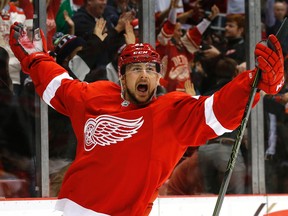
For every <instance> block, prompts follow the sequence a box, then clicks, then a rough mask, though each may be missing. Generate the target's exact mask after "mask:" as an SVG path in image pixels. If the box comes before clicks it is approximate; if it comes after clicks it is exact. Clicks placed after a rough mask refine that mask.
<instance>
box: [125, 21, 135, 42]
mask: <svg viewBox="0 0 288 216" xmlns="http://www.w3.org/2000/svg"><path fill="white" fill-rule="evenodd" d="M124 37H125V42H126V44H134V43H135V42H136V37H135V34H134V30H133V26H132V25H131V23H130V22H129V21H126V23H125V34H124Z"/></svg>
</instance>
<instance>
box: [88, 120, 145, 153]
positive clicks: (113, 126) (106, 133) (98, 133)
mask: <svg viewBox="0 0 288 216" xmlns="http://www.w3.org/2000/svg"><path fill="white" fill-rule="evenodd" d="M143 123H144V120H143V117H140V118H137V119H124V118H119V117H115V116H110V115H101V116H98V117H97V118H96V119H93V118H90V119H88V120H87V122H86V124H85V127H84V136H85V145H84V148H85V150H86V151H91V150H92V149H93V148H94V147H95V146H96V145H100V146H106V145H111V144H116V143H117V142H119V141H123V140H124V139H127V138H130V137H132V135H133V134H136V133H137V132H138V129H139V128H140V127H141V126H142V124H143Z"/></svg>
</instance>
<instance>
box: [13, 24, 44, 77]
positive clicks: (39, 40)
mask: <svg viewBox="0 0 288 216" xmlns="http://www.w3.org/2000/svg"><path fill="white" fill-rule="evenodd" d="M9 44H10V47H11V50H12V51H13V53H14V55H15V56H16V58H17V59H18V60H19V61H20V63H21V66H22V70H23V72H25V73H28V71H29V66H30V65H31V63H32V62H33V61H32V60H33V59H34V60H35V58H36V59H37V58H39V57H41V56H47V55H48V54H47V45H46V40H45V36H44V34H43V32H42V30H41V29H39V28H38V29H35V31H34V38H33V41H31V40H30V39H29V38H28V35H27V32H26V31H25V30H24V26H23V24H21V23H18V22H15V23H14V24H13V25H12V26H11V27H10V40H9Z"/></svg>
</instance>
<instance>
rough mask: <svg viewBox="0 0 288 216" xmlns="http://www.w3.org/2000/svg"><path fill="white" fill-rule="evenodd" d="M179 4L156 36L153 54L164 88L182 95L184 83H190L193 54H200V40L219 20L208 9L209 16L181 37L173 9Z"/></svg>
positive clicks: (215, 14) (179, 24)
mask: <svg viewBox="0 0 288 216" xmlns="http://www.w3.org/2000/svg"><path fill="white" fill-rule="evenodd" d="M177 5H178V1H175V4H173V5H172V7H171V10H170V12H169V16H168V19H167V21H166V22H165V23H164V25H163V27H162V29H161V32H160V33H159V34H158V36H157V39H158V40H157V42H158V44H157V46H156V50H157V52H158V53H159V54H160V56H161V61H162V64H163V74H164V75H163V79H161V85H163V86H164V87H165V88H166V90H167V92H171V91H175V90H178V91H184V90H185V88H184V87H185V81H186V80H190V73H191V61H192V60H193V58H194V53H195V52H196V51H197V50H199V46H200V43H201V36H202V34H203V32H205V30H206V29H207V28H208V26H209V25H210V23H211V20H213V19H214V18H215V17H217V16H218V13H219V9H218V8H217V6H215V5H214V6H213V7H212V8H211V14H210V15H209V17H208V18H205V19H203V20H202V21H201V22H200V23H199V24H198V25H197V26H195V27H192V28H190V29H189V30H188V31H187V33H186V34H184V35H183V34H182V29H181V28H182V24H181V23H180V22H177V19H176V18H177V14H176V9H177V7H178V6H177Z"/></svg>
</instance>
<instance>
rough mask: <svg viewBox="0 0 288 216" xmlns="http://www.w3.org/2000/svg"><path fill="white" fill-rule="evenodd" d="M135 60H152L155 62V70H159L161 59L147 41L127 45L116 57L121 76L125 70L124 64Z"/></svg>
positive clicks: (135, 61)
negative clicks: (117, 57)
mask: <svg viewBox="0 0 288 216" xmlns="http://www.w3.org/2000/svg"><path fill="white" fill-rule="evenodd" d="M137 62H152V63H155V64H156V70H157V72H158V73H160V72H161V59H160V55H159V53H157V52H156V50H155V49H154V48H153V47H152V46H151V45H150V44H148V43H137V44H129V45H127V46H126V47H125V48H124V49H123V50H122V52H121V54H120V56H119V59H118V73H119V76H122V75H124V74H125V72H126V65H128V64H131V63H137Z"/></svg>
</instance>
